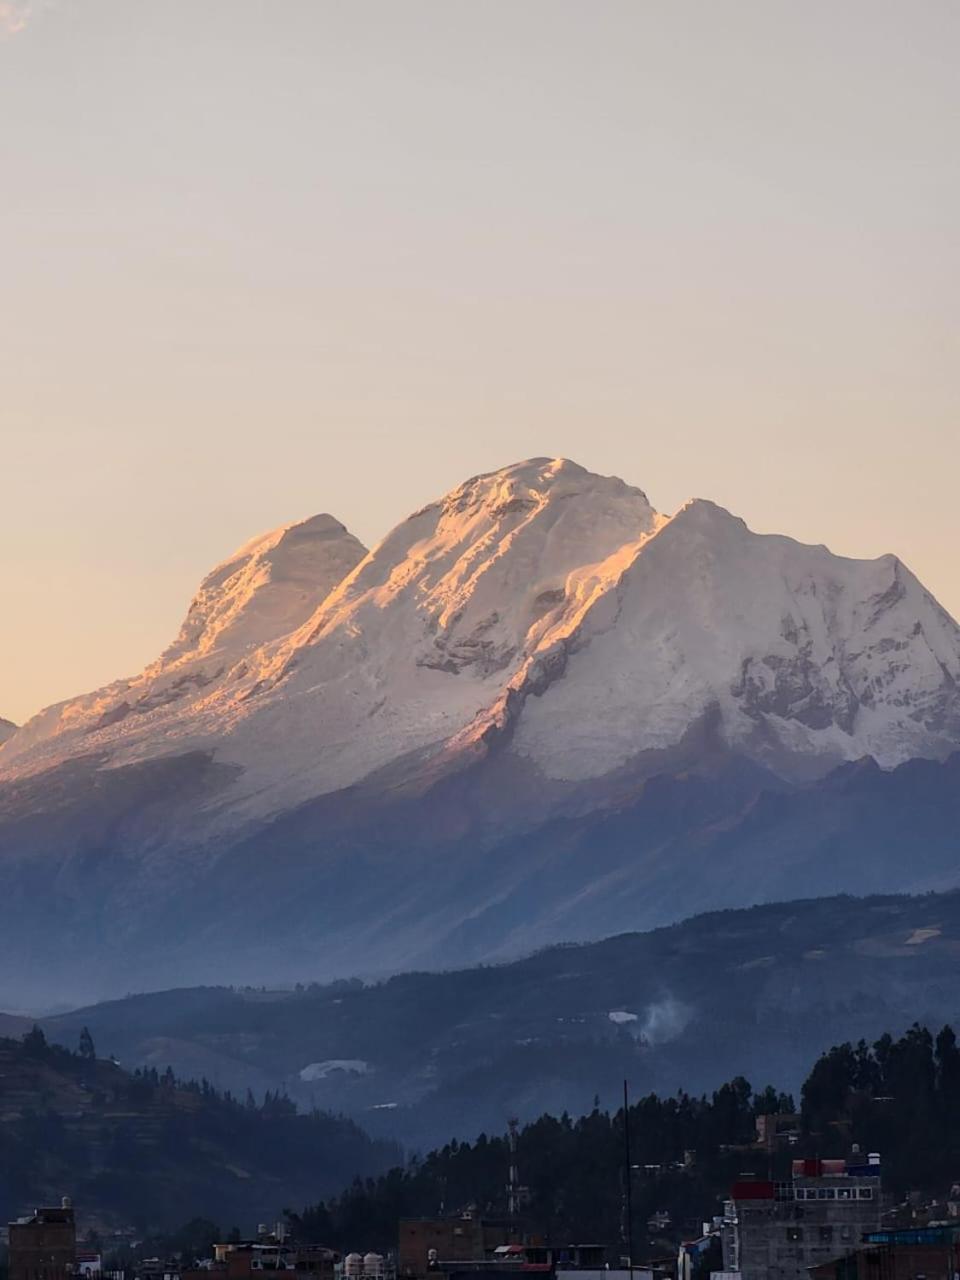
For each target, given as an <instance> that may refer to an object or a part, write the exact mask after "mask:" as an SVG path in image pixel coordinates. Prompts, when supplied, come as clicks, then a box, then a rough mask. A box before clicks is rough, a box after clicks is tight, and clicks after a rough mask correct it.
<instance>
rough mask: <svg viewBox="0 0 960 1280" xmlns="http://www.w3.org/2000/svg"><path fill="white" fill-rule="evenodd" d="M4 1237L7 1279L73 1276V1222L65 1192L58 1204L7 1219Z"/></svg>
mask: <svg viewBox="0 0 960 1280" xmlns="http://www.w3.org/2000/svg"><path fill="white" fill-rule="evenodd" d="M7 1239H8V1243H9V1249H10V1262H9V1275H10V1280H73V1277H74V1274H75V1272H76V1267H77V1226H76V1222H75V1221H74V1215H73V1206H72V1205H71V1203H70V1201H69V1200H68V1199H67V1198H66V1196H65V1197H64V1199H63V1201H62V1202H61V1204H60V1206H59V1207H58V1208H55V1209H54V1208H47V1209H34V1211H33V1213H32V1214H29V1215H28V1216H27V1217H25V1218H18V1219H17V1221H16V1222H11V1223H10V1225H9V1227H8V1235H7Z"/></svg>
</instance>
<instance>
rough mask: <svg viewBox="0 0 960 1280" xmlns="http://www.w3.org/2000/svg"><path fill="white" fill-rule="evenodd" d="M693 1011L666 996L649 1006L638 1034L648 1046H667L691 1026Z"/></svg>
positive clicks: (671, 997) (679, 1001)
mask: <svg viewBox="0 0 960 1280" xmlns="http://www.w3.org/2000/svg"><path fill="white" fill-rule="evenodd" d="M692 1018H693V1010H692V1009H691V1008H690V1006H689V1005H687V1004H684V1003H683V1002H682V1001H681V1000H677V999H675V998H674V997H673V996H664V998H663V999H662V1000H655V1001H654V1002H653V1004H650V1005H647V1008H646V1010H645V1011H644V1014H643V1020H642V1021H641V1023H640V1025H639V1027H638V1029H637V1034H638V1035H639V1036H640V1038H641V1039H642V1040H645V1041H646V1043H647V1044H651V1045H653V1044H666V1043H667V1042H668V1041H670V1040H675V1039H676V1038H677V1036H679V1035H681V1034H682V1033H683V1032H684V1031H685V1030H686V1029H687V1027H688V1026H689V1025H690V1021H691V1019H692Z"/></svg>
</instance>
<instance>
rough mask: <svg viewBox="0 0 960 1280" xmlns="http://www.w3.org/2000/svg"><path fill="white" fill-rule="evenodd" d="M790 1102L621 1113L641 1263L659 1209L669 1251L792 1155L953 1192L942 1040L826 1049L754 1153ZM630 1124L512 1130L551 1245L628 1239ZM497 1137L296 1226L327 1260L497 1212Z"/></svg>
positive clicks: (740, 1083)
mask: <svg viewBox="0 0 960 1280" xmlns="http://www.w3.org/2000/svg"><path fill="white" fill-rule="evenodd" d="M704 1048H705V1051H707V1050H708V1046H704ZM794 1110H795V1103H794V1100H793V1098H792V1097H790V1096H789V1095H786V1094H783V1093H779V1092H778V1091H777V1090H776V1089H774V1088H772V1087H767V1088H766V1089H764V1090H762V1091H761V1092H758V1093H755V1092H754V1091H753V1089H752V1088H751V1086H750V1084H749V1083H748V1082H747V1081H746V1080H745V1079H743V1078H742V1077H738V1078H737V1079H734V1080H732V1081H730V1082H729V1083H728V1084H725V1085H723V1086H722V1087H721V1088H720V1089H718V1090H717V1091H716V1092H715V1093H713V1094H712V1095H710V1096H701V1097H692V1096H690V1095H689V1094H687V1093H683V1092H680V1093H678V1094H677V1095H676V1096H675V1097H670V1098H661V1097H658V1096H656V1095H654V1094H651V1095H650V1096H648V1097H644V1098H641V1099H640V1100H639V1101H637V1102H636V1103H634V1104H633V1105H632V1106H630V1108H629V1112H628V1119H627V1123H628V1124H629V1131H630V1146H631V1152H632V1163H633V1165H634V1168H633V1169H632V1171H631V1177H632V1179H633V1185H632V1199H633V1206H634V1215H635V1217H634V1223H633V1228H634V1231H633V1235H634V1240H635V1241H636V1242H639V1249H638V1252H639V1253H642V1254H645V1255H647V1256H652V1255H654V1254H656V1253H662V1252H663V1249H664V1247H665V1244H666V1241H665V1240H664V1239H663V1238H658V1235H657V1233H656V1232H653V1233H651V1231H650V1230H649V1229H648V1225H647V1224H648V1219H649V1218H651V1217H652V1215H653V1214H654V1213H655V1212H657V1211H659V1210H664V1211H666V1212H668V1213H669V1214H670V1216H671V1227H670V1228H669V1230H668V1231H666V1232H665V1233H663V1234H664V1235H665V1236H667V1237H669V1238H670V1239H671V1240H676V1239H677V1238H681V1237H689V1236H690V1235H691V1234H697V1233H698V1230H699V1224H700V1222H701V1221H702V1219H703V1218H704V1217H709V1216H710V1215H711V1214H713V1213H716V1212H719V1210H720V1208H721V1207H722V1201H723V1200H724V1199H725V1198H726V1196H727V1195H728V1193H729V1189H730V1186H731V1184H732V1182H733V1181H734V1180H735V1179H736V1178H737V1176H739V1175H740V1174H741V1173H743V1172H753V1173H756V1174H758V1175H761V1176H776V1177H785V1176H788V1174H789V1164H790V1161H791V1160H792V1159H793V1158H795V1157H797V1156H799V1155H816V1154H821V1155H825V1156H828V1155H844V1156H845V1155H848V1154H849V1153H850V1151H851V1149H852V1146H853V1144H854V1143H858V1144H859V1146H860V1149H861V1151H862V1153H863V1155H864V1159H866V1155H867V1153H868V1152H870V1151H879V1152H880V1153H881V1155H882V1161H883V1170H884V1179H885V1186H886V1187H888V1188H889V1189H891V1190H893V1191H894V1192H895V1193H904V1192H906V1191H907V1190H908V1189H911V1188H918V1189H923V1190H926V1191H931V1192H942V1191H945V1190H947V1189H948V1188H949V1186H950V1184H951V1183H952V1182H954V1181H960V1050H958V1048H957V1041H956V1036H955V1035H954V1032H953V1030H952V1029H951V1028H950V1027H944V1028H943V1030H942V1031H940V1033H939V1034H938V1035H937V1036H936V1037H934V1036H933V1035H932V1034H931V1032H930V1031H928V1030H927V1029H926V1028H924V1027H921V1026H919V1025H915V1026H913V1027H912V1028H911V1029H910V1030H909V1031H908V1032H907V1033H906V1034H905V1035H904V1036H902V1037H901V1038H900V1039H898V1040H896V1039H894V1038H893V1037H891V1036H889V1035H884V1036H882V1037H881V1038H880V1039H879V1040H878V1041H876V1043H875V1044H872V1045H868V1044H866V1043H865V1042H864V1041H861V1042H860V1043H858V1044H855V1045H854V1044H842V1045H839V1046H836V1047H835V1048H832V1049H830V1050H829V1051H828V1052H827V1053H825V1054H823V1055H822V1057H821V1058H820V1059H819V1060H818V1061H817V1063H816V1064H815V1066H814V1067H813V1069H812V1071H811V1072H810V1074H809V1076H808V1078H807V1080H806V1082H805V1083H804V1085H803V1088H802V1092H801V1110H800V1114H799V1120H798V1139H797V1142H796V1145H793V1146H785V1147H783V1148H782V1149H781V1150H779V1151H778V1152H776V1153H774V1154H772V1155H771V1154H768V1153H767V1152H765V1151H762V1150H761V1149H760V1148H758V1147H757V1146H756V1142H755V1140H756V1118H757V1116H758V1115H761V1114H769V1113H794ZM623 1125H624V1114H623V1110H622V1109H621V1110H619V1111H617V1112H616V1113H615V1114H610V1113H608V1112H605V1111H601V1110H600V1109H599V1108H598V1107H596V1106H595V1107H594V1110H593V1111H592V1112H591V1113H590V1114H589V1115H587V1116H584V1117H582V1118H580V1119H573V1118H571V1117H570V1116H568V1115H562V1116H560V1117H552V1116H542V1117H541V1118H540V1119H539V1120H536V1121H534V1122H533V1123H532V1124H528V1125H526V1126H525V1127H524V1128H523V1129H521V1131H520V1133H519V1136H518V1162H519V1168H520V1177H521V1181H522V1182H523V1183H524V1184H525V1185H526V1186H527V1187H528V1188H529V1192H530V1197H529V1204H528V1205H527V1208H526V1217H527V1220H528V1222H529V1225H530V1226H531V1228H532V1229H534V1230H536V1231H537V1232H540V1233H542V1234H543V1235H545V1236H547V1237H548V1238H550V1239H552V1240H554V1241H557V1242H559V1241H566V1242H573V1241H588V1240H589V1241H598V1242H601V1243H605V1244H608V1245H615V1244H616V1242H617V1241H618V1240H619V1238H620V1235H621V1211H622V1187H623V1177H624V1172H623V1163H624V1161H623V1153H624V1132H623ZM508 1163H509V1161H508V1148H507V1139H506V1137H505V1136H489V1135H485V1134H484V1135H481V1136H480V1137H479V1138H478V1139H477V1140H476V1141H475V1142H472V1143H469V1142H451V1143H448V1144H447V1145H446V1146H444V1147H441V1148H439V1149H438V1150H435V1151H431V1152H430V1153H429V1154H428V1155H426V1156H425V1157H423V1158H422V1159H414V1160H411V1161H410V1162H409V1163H408V1164H407V1165H406V1166H405V1167H402V1168H400V1167H398V1168H395V1169H392V1170H390V1172H389V1173H386V1174H385V1175H383V1176H382V1177H379V1178H375V1179H367V1180H361V1179H357V1180H355V1181H354V1183H353V1184H352V1185H351V1186H350V1187H349V1188H347V1189H346V1190H345V1191H344V1192H343V1193H342V1194H341V1195H340V1196H338V1197H336V1198H334V1199H332V1200H327V1201H321V1202H320V1203H317V1204H315V1205H313V1206H311V1207H309V1208H307V1209H305V1210H303V1211H302V1212H300V1213H291V1214H290V1215H289V1216H290V1219H291V1222H292V1224H293V1226H294V1228H295V1230H296V1231H297V1232H298V1233H300V1234H301V1235H302V1236H303V1237H304V1238H305V1239H308V1240H314V1241H318V1242H319V1241H323V1242H325V1243H327V1244H331V1245H333V1246H335V1247H337V1246H340V1247H354V1244H355V1242H356V1241H358V1240H363V1241H368V1242H371V1243H375V1244H376V1245H377V1246H378V1247H380V1248H389V1247H391V1246H393V1245H394V1244H395V1243H396V1227H397V1220H398V1219H399V1218H402V1217H420V1216H433V1215H437V1214H441V1213H451V1212H455V1211H457V1210H460V1209H465V1208H467V1207H472V1208H474V1209H475V1210H476V1211H477V1212H480V1213H483V1214H490V1215H502V1214H504V1213H505V1212H506V1208H507V1206H506V1170H507V1167H508Z"/></svg>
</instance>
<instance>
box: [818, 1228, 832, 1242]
mask: <svg viewBox="0 0 960 1280" xmlns="http://www.w3.org/2000/svg"><path fill="white" fill-rule="evenodd" d="M820 1240H821V1243H823V1244H832V1243H833V1227H821V1228H820Z"/></svg>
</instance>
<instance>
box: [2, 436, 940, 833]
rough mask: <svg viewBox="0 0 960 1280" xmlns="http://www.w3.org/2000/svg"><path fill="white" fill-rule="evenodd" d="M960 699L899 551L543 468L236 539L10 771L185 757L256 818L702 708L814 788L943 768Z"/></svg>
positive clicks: (628, 753) (647, 747)
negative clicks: (843, 778) (930, 762)
mask: <svg viewBox="0 0 960 1280" xmlns="http://www.w3.org/2000/svg"><path fill="white" fill-rule="evenodd" d="M958 682H960V629H958V627H957V625H956V624H955V623H954V622H953V620H952V619H951V618H950V617H949V616H948V615H947V614H946V613H945V612H944V611H943V610H942V609H941V608H940V607H939V605H938V604H937V603H936V602H935V601H934V600H933V599H932V597H931V596H930V595H929V594H928V593H927V592H926V591H925V590H924V589H923V587H922V586H921V585H920V583H919V582H918V581H917V580H916V578H914V576H913V575H912V574H911V573H910V572H909V571H908V570H907V569H906V568H905V567H904V566H903V565H902V564H901V563H900V562H899V561H898V560H897V559H896V558H895V557H894V556H890V555H887V556H882V557H881V558H880V559H878V560H869V561H864V560H849V559H842V558H840V557H838V556H835V555H832V554H831V553H830V552H829V551H827V549H826V548H825V547H810V546H803V545H801V544H799V543H796V542H794V541H792V540H791V539H789V538H782V537H773V536H763V535H758V534H755V533H752V532H751V531H750V530H749V529H748V528H747V527H746V525H745V524H744V523H743V521H742V520H739V519H737V518H736V517H734V516H732V515H730V514H729V513H728V512H726V511H724V510H723V509H722V508H720V507H718V506H715V505H714V504H713V503H711V502H706V501H702V500H696V501H692V502H690V503H688V504H687V505H686V506H684V507H683V508H682V509H681V510H680V511H679V512H678V513H677V514H676V515H674V516H672V517H666V516H662V515H659V514H658V513H657V512H655V511H654V509H653V508H652V507H651V505H650V503H649V502H648V501H647V498H646V497H645V495H644V494H643V493H642V492H641V491H640V490H639V489H633V488H630V487H629V486H627V485H625V484H624V483H623V482H622V481H620V480H616V479H609V478H606V477H601V476H596V475H591V474H590V473H589V472H586V471H584V470H583V469H582V468H581V467H578V466H576V465H575V464H573V463H571V462H568V461H565V460H562V459H560V460H546V459H534V460H532V461H530V462H526V463H521V464H519V465H517V466H513V467H508V468H506V469H505V470H503V471H499V472H495V473H493V474H492V475H485V476H479V477H477V478H475V479H473V480H470V481H468V482H467V483H466V484H464V485H462V486H461V487H460V488H458V489H456V490H455V491H454V492H453V493H451V494H449V495H448V496H447V497H446V498H444V499H442V500H441V501H440V502H437V503H434V504H431V505H430V506H428V507H426V508H424V509H423V510H422V511H419V512H417V513H416V514H415V515H413V516H411V517H410V519H408V520H406V521H405V522H404V523H403V524H401V525H400V526H398V528H396V529H394V530H393V532H392V533H390V534H389V535H388V536H387V537H386V538H385V539H384V541H383V542H382V543H381V544H380V545H379V546H378V547H377V548H376V549H375V550H374V551H372V552H370V553H369V554H366V555H365V553H364V550H363V547H362V546H361V544H360V543H359V542H358V541H357V540H356V539H355V538H354V537H353V536H352V535H351V534H349V533H348V532H347V531H346V530H345V529H344V528H343V526H342V525H340V524H338V523H337V522H336V521H335V520H334V519H333V518H332V517H330V516H318V517H316V518H314V519H313V520H308V521H306V522H304V523H303V524H298V525H292V526H288V527H287V528H284V529H282V530H278V531H276V532H274V533H271V534H267V535H265V536H264V537H261V538H258V539H255V540H254V541H253V542H250V543H248V544H247V545H246V546H245V547H243V548H241V549H240V551H238V552H237V553H236V554H235V555H234V556H232V557H230V559H229V560H227V561H226V562H224V563H223V564H222V565H219V566H218V567H217V568H216V569H214V570H213V572H212V573H211V574H210V575H209V576H208V577H207V578H206V579H205V580H204V582H203V583H202V585H201V588H200V591H199V593H198V594H197V596H196V597H195V599H194V601H193V603H192V604H191V606H190V610H189V612H188V614H187V618H186V621H185V622H184V624H183V627H182V628H181V631H180V634H179V636H178V637H177V639H176V640H175V641H174V642H173V644H172V645H171V646H170V647H169V648H168V649H167V650H166V651H165V653H164V654H163V655H162V656H161V657H160V658H159V659H158V660H157V661H156V662H155V663H154V664H153V665H152V666H150V667H149V668H147V670H146V671H145V672H143V673H142V675H140V676H138V677H136V678H135V679H133V680H126V681H121V682H119V683H117V684H115V685H112V686H110V687H108V688H107V689H104V690H100V691H98V692H97V693H94V694H90V695H87V696H85V697H83V698H79V699H77V700H75V701H72V702H66V703H63V704H61V705H60V706H58V707H55V708H52V709H50V710H49V711H46V712H43V713H41V715H40V716H38V717H37V718H36V719H34V720H32V721H30V722H29V723H28V724H27V725H25V726H24V727H23V729H22V730H21V731H20V733H19V734H18V735H17V737H16V740H15V741H13V742H11V743H10V744H9V746H8V747H7V748H6V749H5V750H4V751H3V753H2V754H0V768H2V769H3V771H4V773H5V774H7V776H10V775H11V774H16V773H17V772H20V771H21V770H23V769H27V768H29V769H31V770H32V769H35V768H36V767H37V766H38V765H44V766H45V765H48V764H49V763H51V762H53V761H56V760H60V759H63V758H65V757H67V756H73V755H78V754H88V753H91V752H94V751H95V752H97V753H104V756H105V759H106V761H108V762H109V763H112V764H122V763H128V762H130V761H133V760H143V759H146V758H150V757H152V756H157V755H166V754H169V753H170V752H171V751H175V750H185V749H196V748H198V747H199V748H203V749H205V750H211V751H213V752H214V753H215V757H216V758H217V760H219V761H220V762H221V763H229V764H231V765H235V766H239V767H240V769H242V774H241V775H240V776H239V777H238V778H237V780H236V782H235V783H234V786H233V790H234V793H235V794H236V796H237V797H240V796H241V795H245V796H249V795H251V794H255V795H256V797H257V800H256V808H257V812H258V816H263V815H264V814H266V813H269V812H271V811H273V812H279V811H282V810H283V809H285V808H287V807H288V806H289V805H291V804H296V803H300V802H302V801H304V800H308V799H312V798H313V797H315V796H317V795H321V794H324V793H327V792H331V791H336V790H339V789H341V788H343V787H347V786H351V785H355V784H357V783H359V782H361V781H363V780H364V779H366V778H369V777H370V775H371V774H372V773H373V772H374V771H376V770H378V769H382V768H384V767H385V766H389V765H395V764H397V763H398V762H400V761H409V760H410V757H411V755H412V754H413V755H415V756H416V757H417V758H418V760H419V762H420V764H421V766H422V767H424V768H425V767H427V762H428V761H429V760H431V759H432V758H433V757H436V756H437V755H440V756H442V757H443V764H444V767H448V766H449V765H450V764H451V763H455V762H456V758H457V757H459V756H461V755H464V754H465V755H475V754H476V753H477V752H485V751H487V750H489V747H490V744H491V743H492V742H493V741H495V740H499V739H501V738H504V737H506V738H507V739H508V740H509V741H508V749H509V750H510V751H512V752H514V753H516V754H517V755H519V756H522V757H523V758H524V759H525V760H526V761H528V762H529V763H530V764H531V765H532V766H533V767H534V768H535V769H536V770H537V771H538V772H539V773H541V774H542V775H543V776H544V777H545V778H547V779H555V780H561V781H582V780H585V779H594V778H599V777H602V776H604V775H606V774H608V773H610V772H612V771H614V770H619V769H622V768H624V767H626V766H629V764H630V762H631V760H633V759H634V758H635V757H637V756H638V755H641V754H642V753H648V752H651V751H653V752H656V751H661V750H665V749H669V748H671V747H674V746H676V745H677V744H678V743H679V742H680V741H681V740H682V738H683V736H684V734H685V733H686V732H687V731H688V730H689V728H690V727H691V725H693V724H694V723H696V722H697V721H698V720H699V719H700V718H702V717H703V716H705V715H707V714H708V713H711V712H713V713H715V714H716V715H718V717H719V721H718V723H719V732H720V734H721V736H722V738H723V740H724V741H725V742H726V743H727V744H728V745H729V746H730V747H732V748H735V749H737V750H738V751H740V752H742V753H743V754H745V755H748V756H750V757H752V758H754V759H756V760H758V761H760V762H762V763H764V764H767V765H769V766H770V767H772V768H773V770H774V771H775V772H777V773H780V774H782V775H783V776H785V777H795V776H798V775H800V776H807V775H810V774H815V773H818V772H819V773H823V772H826V771H827V769H829V768H830V767H832V766H833V765H834V764H836V763H839V762H841V761H843V760H855V759H859V758H860V757H862V756H867V755H871V756H873V757H874V758H876V759H877V760H878V761H879V763H880V764H881V765H883V766H885V767H888V766H892V765H895V764H898V763H900V762H901V761H903V760H905V759H910V758H912V757H915V756H930V757H935V758H936V757H941V756H943V755H945V754H947V753H949V751H950V750H952V749H953V747H954V746H955V745H956V744H957V743H958V742H960V695H958ZM433 767H435V763H434V766H433ZM247 811H248V812H249V810H247Z"/></svg>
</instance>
